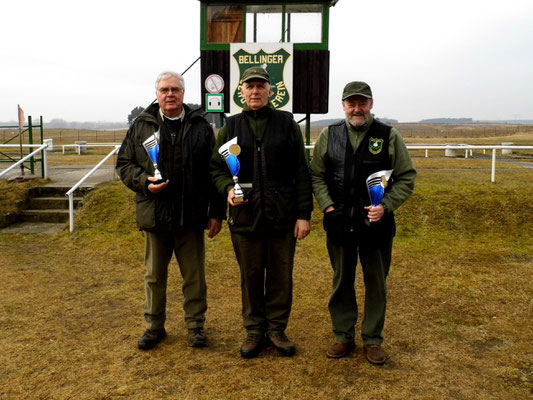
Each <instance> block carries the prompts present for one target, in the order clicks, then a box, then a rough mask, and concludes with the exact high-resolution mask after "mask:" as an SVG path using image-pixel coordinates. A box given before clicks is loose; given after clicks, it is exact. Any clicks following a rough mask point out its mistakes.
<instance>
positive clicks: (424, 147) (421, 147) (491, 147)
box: [305, 143, 533, 182]
mask: <svg viewBox="0 0 533 400" xmlns="http://www.w3.org/2000/svg"><path fill="white" fill-rule="evenodd" d="M406 147H407V149H408V150H425V151H426V153H425V156H426V157H428V155H429V154H428V151H429V150H441V151H444V152H445V153H446V151H448V150H464V152H465V158H468V155H469V154H470V155H472V151H473V150H483V152H485V150H491V151H492V162H491V172H490V181H491V182H495V181H496V151H497V150H501V151H502V152H503V150H533V146H515V145H479V146H478V145H468V144H453V145H452V144H406ZM305 148H306V149H314V148H315V144H314V143H311V144H310V145H306V146H305Z"/></svg>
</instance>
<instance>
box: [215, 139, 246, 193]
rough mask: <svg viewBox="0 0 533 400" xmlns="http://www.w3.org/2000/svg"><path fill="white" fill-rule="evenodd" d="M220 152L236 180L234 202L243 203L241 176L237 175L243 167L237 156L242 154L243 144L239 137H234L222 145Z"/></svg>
mask: <svg viewBox="0 0 533 400" xmlns="http://www.w3.org/2000/svg"><path fill="white" fill-rule="evenodd" d="M218 152H219V154H220V155H221V156H222V157H223V158H224V160H225V161H226V164H227V165H228V168H229V170H230V172H231V175H232V176H233V182H235V186H234V187H233V193H234V195H235V197H234V198H233V202H234V203H242V202H243V201H244V193H243V191H242V189H241V187H240V185H239V178H238V177H237V175H238V174H239V171H240V169H241V164H240V162H239V159H238V158H237V156H238V155H239V154H241V146H239V145H238V144H237V137H234V138H233V139H231V140H229V141H227V142H226V143H224V144H223V145H222V146H220V148H219V149H218Z"/></svg>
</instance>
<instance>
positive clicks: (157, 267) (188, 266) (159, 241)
mask: <svg viewBox="0 0 533 400" xmlns="http://www.w3.org/2000/svg"><path fill="white" fill-rule="evenodd" d="M143 234H144V237H145V244H146V247H145V258H144V264H145V266H146V275H145V277H144V288H145V292H146V303H145V307H144V317H145V320H146V328H147V329H161V328H164V326H165V319H166V303H167V278H168V264H169V263H170V260H171V258H172V254H173V253H174V255H175V256H176V260H177V261H178V265H179V268H180V272H181V276H182V277H183V284H182V292H183V297H184V300H183V310H184V312H185V323H186V324H187V328H189V329H192V328H196V327H201V326H203V325H204V322H205V312H206V310H207V287H206V283H205V244H204V231H203V229H197V228H187V227H180V228H177V229H175V230H174V231H172V232H149V231H143Z"/></svg>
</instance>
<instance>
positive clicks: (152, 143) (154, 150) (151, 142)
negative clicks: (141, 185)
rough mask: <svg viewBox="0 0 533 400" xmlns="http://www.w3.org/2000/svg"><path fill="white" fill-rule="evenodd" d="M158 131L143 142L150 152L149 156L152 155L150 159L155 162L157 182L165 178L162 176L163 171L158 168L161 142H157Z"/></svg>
mask: <svg viewBox="0 0 533 400" xmlns="http://www.w3.org/2000/svg"><path fill="white" fill-rule="evenodd" d="M157 133H158V132H156V133H154V134H153V135H152V136H150V137H149V138H148V139H146V140H145V141H144V142H143V147H144V149H145V150H146V152H147V153H148V157H150V160H152V163H153V164H154V169H155V171H154V178H156V179H157V182H155V184H159V183H163V182H164V179H163V177H162V176H161V172H159V170H158V169H157V161H158V160H159V143H158V142H157V136H156V135H157Z"/></svg>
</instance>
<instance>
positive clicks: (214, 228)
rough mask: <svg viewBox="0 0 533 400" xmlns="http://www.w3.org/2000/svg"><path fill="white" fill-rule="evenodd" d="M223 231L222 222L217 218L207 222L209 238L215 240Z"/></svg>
mask: <svg viewBox="0 0 533 400" xmlns="http://www.w3.org/2000/svg"><path fill="white" fill-rule="evenodd" d="M220 229H222V220H220V219H216V218H209V221H207V237H208V238H209V239H213V238H214V237H215V236H216V235H217V233H218V232H220Z"/></svg>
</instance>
